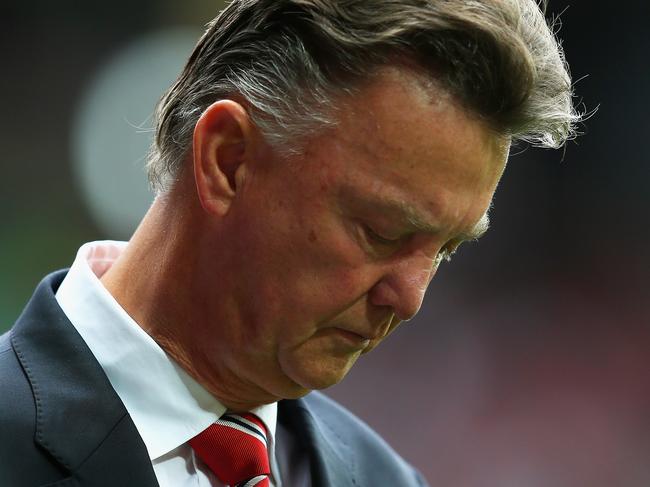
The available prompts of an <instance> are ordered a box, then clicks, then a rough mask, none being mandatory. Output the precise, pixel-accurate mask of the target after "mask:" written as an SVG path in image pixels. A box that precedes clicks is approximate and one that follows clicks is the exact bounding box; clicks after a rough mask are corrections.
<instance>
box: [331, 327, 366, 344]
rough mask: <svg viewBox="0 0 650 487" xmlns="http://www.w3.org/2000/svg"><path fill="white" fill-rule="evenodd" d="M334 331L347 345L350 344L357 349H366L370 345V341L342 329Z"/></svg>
mask: <svg viewBox="0 0 650 487" xmlns="http://www.w3.org/2000/svg"><path fill="white" fill-rule="evenodd" d="M334 330H336V332H337V335H338V336H340V337H341V338H343V339H344V340H345V341H347V342H348V343H352V344H354V345H356V346H359V347H366V346H368V345H369V344H370V339H368V338H366V337H364V336H361V335H358V334H357V333H354V332H352V331H348V330H343V329H342V328H334Z"/></svg>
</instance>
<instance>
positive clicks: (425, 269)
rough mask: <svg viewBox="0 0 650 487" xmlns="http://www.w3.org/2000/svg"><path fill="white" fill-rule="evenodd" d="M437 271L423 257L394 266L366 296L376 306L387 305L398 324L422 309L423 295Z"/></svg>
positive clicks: (410, 259) (412, 258) (427, 259)
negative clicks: (398, 321)
mask: <svg viewBox="0 0 650 487" xmlns="http://www.w3.org/2000/svg"><path fill="white" fill-rule="evenodd" d="M436 270H437V265H435V261H433V260H432V259H431V258H429V257H426V256H424V255H420V256H411V257H409V258H407V259H404V260H401V261H399V262H396V263H393V264H392V265H391V267H390V269H388V270H387V271H386V272H385V273H384V274H383V276H382V277H381V279H380V280H379V281H378V282H377V283H376V284H375V285H374V286H373V287H372V288H371V289H370V292H369V293H368V295H369V299H370V302H371V303H372V304H373V305H375V306H390V307H391V308H392V310H393V312H394V313H395V316H396V317H397V318H398V319H400V320H401V321H406V320H410V319H411V318H413V317H414V316H415V315H416V314H417V312H418V311H419V310H420V307H421V306H422V300H423V299H424V293H425V292H426V290H427V287H428V286H429V283H430V282H431V279H433V276H434V275H435V273H436Z"/></svg>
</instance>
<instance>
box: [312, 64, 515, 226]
mask: <svg viewBox="0 0 650 487" xmlns="http://www.w3.org/2000/svg"><path fill="white" fill-rule="evenodd" d="M339 109H340V113H339V120H340V123H339V125H338V126H337V127H336V129H335V130H334V131H333V132H332V133H330V134H328V136H327V137H326V138H324V139H320V140H318V144H317V145H318V152H319V153H320V154H321V156H322V158H321V160H319V161H318V163H319V164H321V166H320V167H321V169H320V170H321V171H322V172H323V174H325V175H326V176H327V177H329V180H330V181H331V182H332V184H338V185H339V186H340V188H341V191H340V192H341V194H344V195H346V197H347V199H348V200H349V199H351V198H350V195H355V198H352V199H356V201H357V202H359V201H361V200H363V199H364V198H365V200H367V201H369V202H373V201H379V200H381V201H383V202H392V203H393V204H392V206H393V207H394V206H395V205H398V206H401V207H402V208H406V209H408V210H409V212H410V213H412V214H413V213H415V214H416V215H417V216H418V217H421V218H420V219H423V218H426V219H427V221H430V220H433V219H438V220H439V221H437V222H434V221H430V223H431V225H438V226H441V225H445V224H447V225H448V224H449V223H450V222H452V221H453V222H454V224H455V225H458V226H465V227H467V228H465V229H464V230H469V228H470V227H473V226H475V225H476V224H477V223H478V222H479V220H480V219H481V217H482V216H483V215H484V213H485V211H486V210H487V208H488V207H489V205H490V201H491V198H492V194H493V192H494V189H495V187H496V184H497V182H498V179H499V177H500V175H501V172H502V171H503V167H504V164H505V159H506V156H507V151H508V141H507V140H504V139H503V138H500V137H498V136H496V135H495V134H494V133H492V132H491V131H490V130H489V129H488V128H487V126H486V125H484V124H483V123H482V122H480V121H479V120H477V119H476V118H474V117H472V116H471V115H470V114H468V113H467V112H466V111H465V110H463V109H462V108H461V107H460V106H459V105H458V104H456V103H455V101H454V100H453V98H451V97H450V96H449V95H448V94H446V93H445V92H444V91H443V90H441V89H439V88H437V87H436V86H435V85H434V84H432V83H429V82H426V81H423V79H422V77H421V76H419V75H418V74H416V73H413V72H411V71H405V70H399V69H396V68H386V69H384V70H383V71H381V72H379V73H378V75H377V77H376V78H375V79H373V80H372V81H371V82H370V83H368V85H366V86H364V87H363V88H362V89H360V90H359V92H358V93H357V94H356V95H355V96H354V97H352V96H350V97H347V98H345V99H344V100H343V101H342V103H340V105H339ZM379 197H381V198H379ZM384 206H386V205H384ZM459 231H461V229H460V228H459Z"/></svg>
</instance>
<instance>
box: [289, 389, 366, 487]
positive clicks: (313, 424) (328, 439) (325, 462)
mask: <svg viewBox="0 0 650 487" xmlns="http://www.w3.org/2000/svg"><path fill="white" fill-rule="evenodd" d="M312 394H313V393H312ZM278 421H281V422H282V423H283V424H284V425H285V426H286V427H287V428H288V429H289V430H290V431H291V432H292V433H293V434H294V435H295V437H296V439H297V440H298V442H299V443H300V445H301V446H302V447H303V448H304V450H305V451H307V452H308V454H309V458H310V466H311V473H312V485H313V487H331V486H334V485H335V486H336V487H352V486H353V485H355V484H354V482H353V480H352V479H353V474H352V472H353V471H354V469H353V465H351V464H350V460H349V458H351V455H347V454H346V452H345V445H343V444H342V442H341V441H340V439H338V438H337V437H336V435H335V434H334V433H333V431H332V430H331V429H329V428H328V427H327V425H325V424H324V423H323V422H322V421H321V420H320V419H319V418H318V417H317V415H315V414H313V412H312V408H310V407H309V405H308V402H307V401H306V400H305V399H297V400H285V401H280V402H279V403H278Z"/></svg>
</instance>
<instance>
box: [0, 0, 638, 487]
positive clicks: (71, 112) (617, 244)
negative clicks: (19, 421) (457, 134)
mask: <svg viewBox="0 0 650 487" xmlns="http://www.w3.org/2000/svg"><path fill="white" fill-rule="evenodd" d="M221 6H222V2H219V1H210V2H209V1H206V0H185V1H184V2H177V1H171V0H156V1H153V0H140V1H139V2H131V1H127V0H113V1H111V2H88V1H85V2H83V1H73V0H60V1H57V2H52V1H45V0H33V1H31V2H17V1H14V2H8V1H7V0H1V3H0V19H2V29H0V109H1V110H2V116H1V117H0V169H1V171H0V203H1V204H0V212H1V214H0V332H1V331H3V330H6V329H8V328H9V327H10V326H11V325H12V323H13V321H14V320H15V319H16V318H17V316H18V315H19V313H20V311H21V309H22V307H23V306H24V304H25V302H26V301H27V299H28V298H29V296H30V295H31V292H32V290H33V288H34V287H35V286H36V284H37V283H38V282H39V280H40V279H41V277H42V276H44V275H45V274H46V273H48V272H50V271H53V270H55V269H58V268H62V267H67V266H68V265H69V264H70V263H71V262H72V260H73V259H74V256H75V253H76V251H77V248H78V247H79V246H80V245H81V243H83V242H86V241H90V240H97V239H128V237H129V235H130V234H131V232H132V231H133V230H134V228H135V226H136V224H137V222H138V220H139V219H140V217H141V216H142V215H143V214H144V212H145V211H146V209H147V206H148V204H149V203H150V202H151V199H152V196H151V194H150V193H149V191H148V188H147V183H146V177H145V174H144V170H143V160H144V155H145V152H146V149H147V146H148V143H149V140H150V137H151V130H150V128H151V119H150V114H151V111H152V108H153V106H154V104H155V102H156V100H157V99H158V97H159V96H160V94H161V93H162V91H163V90H164V89H165V88H166V87H167V86H168V85H169V84H170V83H171V82H172V81H173V79H174V77H175V75H176V74H177V73H178V72H179V71H180V69H181V66H182V64H183V61H184V59H185V58H186V57H187V55H188V54H189V52H190V50H191V48H192V46H193V44H194V43H195V42H196V40H197V38H198V36H199V35H200V33H201V31H202V29H203V26H204V25H205V23H206V22H207V21H208V20H209V19H211V18H212V17H213V16H214V15H215V13H216V12H217V10H218V9H219V8H220V7H221ZM550 11H551V12H553V13H556V14H557V13H561V12H563V14H562V20H563V23H564V26H563V28H562V29H561V31H560V36H561V37H562V38H563V39H564V47H565V49H566V54H567V58H568V60H569V62H570V64H571V68H572V73H573V76H574V79H576V80H579V81H578V83H577V86H576V91H577V94H578V101H581V102H584V104H585V106H586V108H587V109H593V108H595V107H596V106H599V110H598V113H597V114H596V115H595V116H594V117H593V118H591V120H589V121H588V122H587V123H586V125H585V126H584V127H583V131H584V132H585V133H584V135H583V136H582V137H580V138H579V139H578V140H577V141H576V142H573V143H570V144H569V145H568V146H567V147H566V150H564V151H544V150H538V149H526V148H521V150H519V151H517V152H518V153H517V154H516V155H514V156H513V157H512V158H511V161H510V165H509V169H508V171H507V172H506V175H505V178H504V180H503V182H502V184H501V187H500V189H499V191H498V193H497V197H496V201H495V208H494V210H493V212H492V230H491V231H490V232H489V233H488V234H487V235H486V236H485V237H484V238H483V239H482V240H481V243H480V244H470V245H467V246H466V247H464V248H463V250H462V251H461V252H460V253H459V255H457V256H456V257H455V258H454V261H453V262H452V263H451V264H446V265H444V266H443V268H442V269H441V271H440V272H439V274H438V276H437V278H436V279H435V281H434V283H433V284H432V286H431V288H430V290H429V292H428V295H427V298H426V301H425V304H424V306H423V309H422V311H421V312H420V314H419V315H418V317H417V318H416V319H414V320H412V321H411V322H410V323H408V324H406V325H405V326H403V327H402V328H401V329H400V330H398V331H397V332H396V333H395V334H394V335H393V336H392V337H391V339H390V340H387V341H386V342H385V344H383V345H382V346H381V347H380V348H379V349H377V350H376V351H375V352H373V353H372V354H370V355H369V356H367V357H364V358H362V359H361V360H360V361H359V363H358V364H357V366H356V368H355V369H353V371H352V372H351V374H350V375H349V377H348V378H346V379H345V380H344V381H343V382H342V383H341V384H340V385H338V386H336V387H334V388H332V389H330V390H329V391H328V393H329V394H330V395H331V396H333V397H335V398H336V399H338V400H339V401H341V402H342V403H344V404H345V405H347V406H348V407H349V408H350V409H351V410H352V411H354V412H355V413H357V414H359V415H360V416H361V417H363V418H364V419H365V420H366V421H367V422H368V423H370V425H371V426H373V427H374V428H376V429H377V430H378V431H379V432H380V433H381V434H382V435H383V436H384V437H385V438H386V439H387V440H388V442H389V443H391V444H392V445H393V446H394V447H395V448H396V449H397V450H398V451H400V452H401V453H402V454H403V455H404V456H405V457H406V459H407V460H409V461H410V462H412V463H413V464H414V465H415V466H416V467H418V468H419V469H420V470H421V471H422V472H423V473H424V475H425V476H426V477H427V479H428V480H429V482H431V483H432V484H433V485H436V486H453V487H511V486H512V487H521V486H524V487H537V486H539V487H601V486H602V487H605V486H606V487H612V486H617V487H641V486H647V485H650V462H648V457H649V455H650V381H649V380H648V379H649V377H648V372H649V371H650V367H649V366H650V353H649V352H650V300H649V299H648V298H649V297H650V296H649V292H648V285H647V275H648V273H649V271H650V249H649V248H648V241H649V237H650V225H649V222H648V214H649V209H650V183H649V179H650V164H648V162H649V158H650V145H649V144H648V135H647V134H648V131H649V130H650V118H649V117H648V116H647V113H648V110H649V109H650V94H649V93H650V66H649V63H648V50H649V49H650V38H649V37H648V31H647V23H648V20H649V19H650V4H648V3H646V2H639V1H636V0H620V1H618V2H615V3H612V2H596V1H587V0H575V1H574V2H572V3H570V2H568V1H565V0H550Z"/></svg>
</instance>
